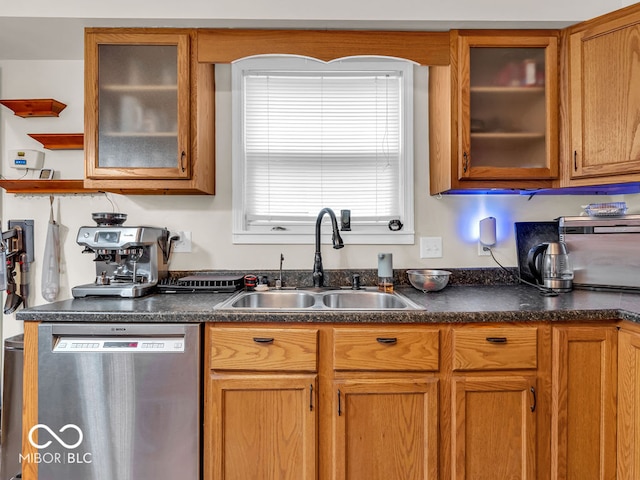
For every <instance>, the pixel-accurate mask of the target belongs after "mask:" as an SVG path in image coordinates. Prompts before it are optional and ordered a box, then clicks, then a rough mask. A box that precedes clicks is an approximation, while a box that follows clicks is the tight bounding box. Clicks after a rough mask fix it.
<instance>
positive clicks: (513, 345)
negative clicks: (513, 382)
mask: <svg viewBox="0 0 640 480" xmlns="http://www.w3.org/2000/svg"><path fill="white" fill-rule="evenodd" d="M537 333H538V329H537V328H536V327H527V328H522V327H477V326H474V327H473V328H457V329H454V330H453V369H454V370H501V369H508V370H518V369H535V368H536V367H537V348H538V344H537Z"/></svg>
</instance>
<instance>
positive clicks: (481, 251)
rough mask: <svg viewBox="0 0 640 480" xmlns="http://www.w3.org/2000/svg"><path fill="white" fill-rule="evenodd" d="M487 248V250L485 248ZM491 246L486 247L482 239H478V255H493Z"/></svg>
mask: <svg viewBox="0 0 640 480" xmlns="http://www.w3.org/2000/svg"><path fill="white" fill-rule="evenodd" d="M485 248H486V250H485ZM490 248H491V247H485V246H484V245H483V244H482V243H481V242H480V240H478V256H479V257H488V256H490V255H491V252H490V251H489V249H490Z"/></svg>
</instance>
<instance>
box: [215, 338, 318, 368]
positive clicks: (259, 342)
mask: <svg viewBox="0 0 640 480" xmlns="http://www.w3.org/2000/svg"><path fill="white" fill-rule="evenodd" d="M210 349H211V356H210V358H211V360H210V364H209V367H210V368H211V369H213V370H249V371H274V370H277V371H301V372H314V371H316V369H317V361H318V330H317V329H311V328H309V329H304V328H232V327H230V328H227V327H222V328H216V329H215V330H213V333H212V335H211V342H210Z"/></svg>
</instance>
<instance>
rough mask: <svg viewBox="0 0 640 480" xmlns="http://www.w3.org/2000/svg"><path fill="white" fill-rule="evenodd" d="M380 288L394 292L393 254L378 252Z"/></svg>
mask: <svg viewBox="0 0 640 480" xmlns="http://www.w3.org/2000/svg"><path fill="white" fill-rule="evenodd" d="M378 290H379V291H381V292H385V293H393V255H392V254H390V253H379V254H378Z"/></svg>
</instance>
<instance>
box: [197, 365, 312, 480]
mask: <svg viewBox="0 0 640 480" xmlns="http://www.w3.org/2000/svg"><path fill="white" fill-rule="evenodd" d="M316 387H317V378H316V376H315V375H312V374H307V375H302V374H283V375H239V374H238V375H233V374H232V375H210V376H209V378H208V381H207V403H206V408H205V430H204V443H205V445H204V447H205V450H204V451H205V452H206V453H205V461H204V464H205V469H204V472H205V475H204V479H205V480H214V479H215V480H248V479H260V480H313V479H315V478H316V469H317V466H316V456H317V454H316V451H317V432H316V430H317V409H316Z"/></svg>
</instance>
